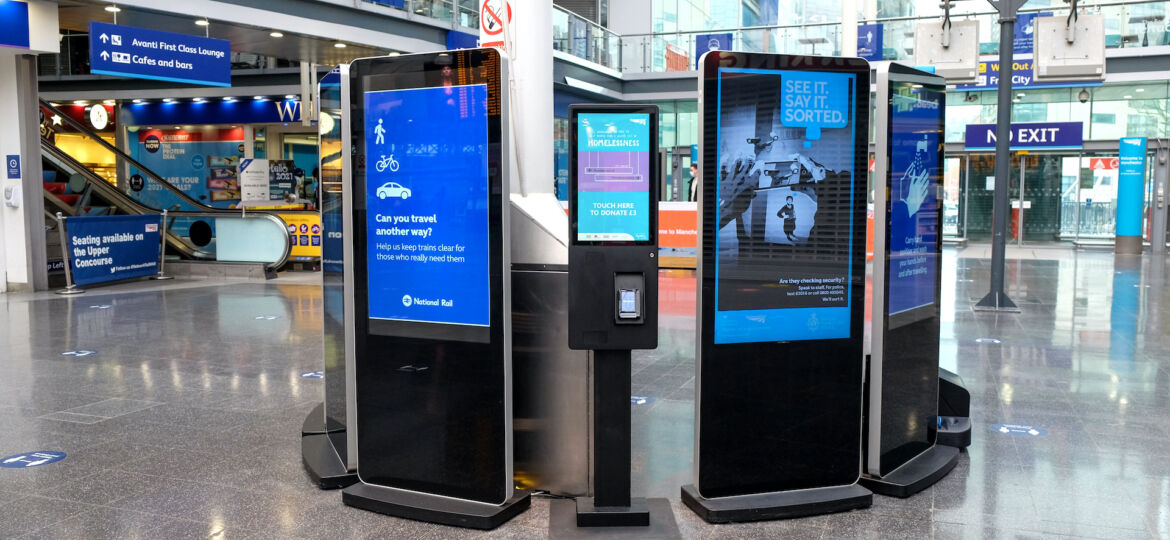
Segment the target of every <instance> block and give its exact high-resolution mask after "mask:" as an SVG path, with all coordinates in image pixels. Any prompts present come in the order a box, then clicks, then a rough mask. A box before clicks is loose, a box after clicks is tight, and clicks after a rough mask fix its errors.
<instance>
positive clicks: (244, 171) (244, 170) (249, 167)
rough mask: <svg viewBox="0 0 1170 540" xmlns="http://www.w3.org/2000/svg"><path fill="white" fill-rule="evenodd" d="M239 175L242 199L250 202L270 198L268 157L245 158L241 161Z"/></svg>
mask: <svg viewBox="0 0 1170 540" xmlns="http://www.w3.org/2000/svg"><path fill="white" fill-rule="evenodd" d="M237 177H238V178H239V183H240V198H241V200H244V201H248V202H253V201H267V200H269V199H268V185H269V180H268V178H269V175H268V160H267V159H244V160H242V161H240V166H239V171H238V173H237Z"/></svg>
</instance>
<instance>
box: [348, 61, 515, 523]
mask: <svg viewBox="0 0 1170 540" xmlns="http://www.w3.org/2000/svg"><path fill="white" fill-rule="evenodd" d="M503 63H504V60H503V59H502V58H501V56H500V54H499V52H498V51H496V50H495V49H470V50H460V51H449V52H441V53H425V54H416V55H409V56H400V57H393V58H370V59H361V60H356V61H354V63H353V64H351V71H350V81H351V88H350V92H351V94H350V95H351V105H350V114H351V130H352V134H353V137H352V147H353V148H352V151H353V155H354V158H353V179H354V180H353V187H352V189H353V192H354V197H353V206H354V209H353V223H354V227H353V228H354V230H353V234H352V237H353V240H352V241H353V247H354V249H353V253H354V259H355V260H354V288H355V302H354V313H355V321H354V323H355V335H356V336H357V339H356V342H357V343H356V344H355V345H356V350H355V364H356V367H355V378H356V380H357V385H356V390H357V391H356V395H355V403H356V405H357V445H358V454H359V460H358V463H359V465H358V476H359V478H361V480H362V481H363V482H365V483H368V484H374V485H382V486H387V487H393V488H399V489H405V490H410V491H418V492H424V493H432V494H436V495H442V496H447V497H454V498H459V499H467V500H473V501H479V502H484V503H489V504H502V503H504V502H505V501H507V500H508V498H509V497H510V496H511V494H512V478H511V418H510V407H509V401H510V393H509V392H510V386H509V384H510V383H509V380H510V378H509V367H508V366H509V364H510V355H509V354H508V350H509V340H510V335H509V330H508V329H509V328H510V325H509V324H508V320H509V317H510V313H508V312H507V306H508V303H507V302H506V301H505V300H506V295H507V294H508V279H509V273H508V272H506V269H505V265H506V264H507V254H506V253H505V245H506V244H505V238H504V237H505V231H506V228H505V227H506V224H505V219H506V216H505V213H504V209H505V208H506V204H507V202H506V198H507V192H508V189H507V187H508V186H507V183H506V182H507V179H506V174H505V168H506V161H505V160H506V148H507V141H506V135H505V134H504V129H505V118H504V115H505V114H506V110H505V108H506V106H507V105H506V100H505V96H504V91H505V86H504V85H503V84H502V83H501V80H502V79H503V78H504V77H506V72H505V66H504V65H503ZM444 68H450V69H449V71H450V72H453V73H454V75H453V76H454V77H455V78H456V80H457V81H458V80H459V79H458V78H459V77H465V79H464V80H462V81H460V82H458V83H457V84H480V83H483V84H486V85H487V89H488V182H489V200H488V220H489V225H490V226H489V244H490V245H489V260H490V264H489V286H490V289H491V291H490V321H491V324H490V326H489V327H487V328H480V327H476V328H475V329H477V330H479V329H482V331H483V336H482V337H483V338H485V339H482V340H481V339H479V337H480V336H472V339H469V338H468V335H467V334H466V333H461V332H460V330H466V329H465V328H458V325H446V324H431V323H412V324H409V325H405V326H401V327H398V328H397V329H396V331H394V332H385V331H382V332H374V331H373V330H375V328H374V327H375V326H377V325H376V324H371V323H385V322H389V321H384V320H372V319H370V318H369V317H368V314H369V306H368V292H369V291H368V285H367V279H368V273H367V261H366V242H367V240H368V239H367V238H366V218H367V217H366V178H365V155H364V148H365V137H364V126H365V116H364V114H363V111H362V107H363V104H364V100H363V96H364V93H365V92H367V91H380V90H397V89H410V88H431V87H441V86H443V83H444V82H445V81H446V82H452V81H451V75H444V73H443V71H444ZM424 326H425V327H438V328H434V330H435V331H433V332H427V333H426V334H423V335H419V334H418V333H415V334H413V335H412V334H411V333H410V330H412V329H417V327H424ZM444 327H446V328H444ZM452 327H454V328H452ZM382 330H385V329H384V328H383V329H382ZM419 367H426V368H427V369H425V370H419V369H418V368H419ZM407 368H410V369H407ZM428 442H434V444H431V445H430V446H428Z"/></svg>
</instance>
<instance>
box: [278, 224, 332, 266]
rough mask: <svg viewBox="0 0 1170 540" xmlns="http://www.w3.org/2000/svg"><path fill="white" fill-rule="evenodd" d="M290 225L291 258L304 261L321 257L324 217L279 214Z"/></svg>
mask: <svg viewBox="0 0 1170 540" xmlns="http://www.w3.org/2000/svg"><path fill="white" fill-rule="evenodd" d="M277 215H279V216H280V219H283V220H284V223H285V224H286V225H288V237H289V245H290V246H291V248H292V249H291V251H290V252H289V257H291V258H292V260H294V261H303V260H307V259H313V258H317V257H320V256H321V224H322V219H323V218H322V217H321V216H317V215H315V214H277Z"/></svg>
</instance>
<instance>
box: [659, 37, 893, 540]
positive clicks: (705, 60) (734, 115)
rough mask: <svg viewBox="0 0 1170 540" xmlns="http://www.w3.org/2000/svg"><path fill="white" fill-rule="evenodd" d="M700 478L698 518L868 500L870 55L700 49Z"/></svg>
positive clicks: (694, 492)
mask: <svg viewBox="0 0 1170 540" xmlns="http://www.w3.org/2000/svg"><path fill="white" fill-rule="evenodd" d="M699 77H700V80H699V118H700V124H699V125H700V135H699V144H700V148H699V153H700V156H701V157H700V162H701V164H700V173H701V175H702V179H703V184H702V189H701V190H700V198H699V209H700V217H699V238H700V242H701V246H702V249H701V251H700V253H701V256H700V263H699V272H698V280H697V281H698V287H699V291H698V306H697V319H698V331H697V332H696V334H697V344H696V349H697V353H698V354H697V355H696V368H697V377H696V384H695V387H696V394H697V395H696V399H695V408H696V415H695V416H696V427H695V484H694V485H688V486H684V487H683V488H682V500H683V502H684V503H685V504H686V505H687V506H688V507H690V508H691V509H692V510H693V511H694V512H695V513H697V514H698V515H699V516H700V517H702V518H703V519H705V520H706V521H708V522H712V523H723V522H735V521H757V520H766V519H780V518H793V517H800V516H806V515H813V514H823V513H829V512H839V511H845V510H851V509H856V508H864V507H868V506H869V505H870V504H871V503H872V500H873V495H872V493H870V492H869V490H867V489H865V488H864V487H861V486H860V485H858V484H857V482H858V479H859V477H860V475H861V468H860V464H861V456H862V448H861V445H862V440H861V434H862V393H863V387H862V384H863V381H862V377H863V369H864V368H863V363H864V357H863V354H864V351H863V340H864V326H863V325H864V301H865V242H864V240H863V239H864V237H865V236H864V234H865V215H866V195H865V193H866V181H865V171H866V165H867V158H868V140H867V139H868V133H869V131H868V118H869V80H870V66H869V64H868V63H867V62H866V61H865V60H862V59H860V58H828V57H813V56H790V55H777V54H763V53H738V52H725V51H711V52H708V53H706V54H704V55H703V57H702V58H701V59H700V71H699Z"/></svg>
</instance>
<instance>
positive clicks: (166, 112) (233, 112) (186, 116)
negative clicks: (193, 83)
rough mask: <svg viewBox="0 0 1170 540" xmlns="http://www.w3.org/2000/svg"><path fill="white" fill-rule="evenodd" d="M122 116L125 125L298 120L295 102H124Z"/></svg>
mask: <svg viewBox="0 0 1170 540" xmlns="http://www.w3.org/2000/svg"><path fill="white" fill-rule="evenodd" d="M122 114H123V115H126V114H129V117H127V118H126V125H128V126H154V125H158V124H164V125H166V124H170V125H182V124H194V125H204V124H277V123H282V122H300V121H301V102H300V100H298V99H281V100H270V99H253V98H252V97H251V96H248V97H247V98H242V99H235V98H231V99H229V100H218V99H217V100H211V101H203V102H198V101H185V102H171V103H163V102H153V103H127V104H125V105H123V106H122Z"/></svg>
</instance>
